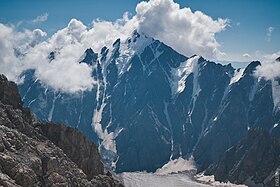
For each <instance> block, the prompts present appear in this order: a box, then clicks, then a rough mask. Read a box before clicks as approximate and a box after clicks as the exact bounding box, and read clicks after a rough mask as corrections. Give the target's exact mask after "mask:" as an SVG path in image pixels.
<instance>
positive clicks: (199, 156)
mask: <svg viewBox="0 0 280 187" xmlns="http://www.w3.org/2000/svg"><path fill="white" fill-rule="evenodd" d="M77 63H86V64H88V65H89V66H90V67H91V68H92V77H93V78H94V80H95V81H96V82H97V85H96V86H95V87H94V88H93V89H92V90H91V91H85V92H82V93H79V94H74V95H73V94H66V93H59V92H57V91H54V90H52V89H51V88H48V87H46V86H44V85H42V84H41V83H40V81H39V80H38V79H36V77H35V74H34V71H28V72H26V73H25V74H23V76H24V83H23V84H22V85H19V89H20V94H21V96H22V98H23V101H24V103H25V105H26V106H29V107H30V108H31V110H32V111H33V112H34V113H35V115H36V117H37V118H38V119H40V120H49V121H54V122H65V123H67V124H70V125H71V126H72V127H75V128H77V129H79V130H80V131H81V132H83V133H84V134H85V135H86V136H87V137H88V138H89V139H90V140H91V141H93V142H95V143H97V144H98V145H99V150H100V151H101V155H102V156H103V161H104V162H106V163H107V164H109V165H111V166H112V167H113V168H114V169H115V171H116V172H123V171H143V170H146V171H155V170H156V169H157V168H159V167H161V166H162V165H164V164H165V163H167V162H168V161H169V160H170V159H174V158H178V157H179V156H188V155H190V154H193V155H194V158H195V160H196V162H197V163H198V165H199V170H204V169H206V168H207V167H208V166H209V165H210V164H212V163H214V162H216V161H218V159H219V158H220V156H221V155H222V154H223V153H224V152H225V151H226V150H227V149H228V148H230V147H232V146H234V145H237V143H238V142H239V141H240V140H241V139H242V138H244V137H245V136H246V134H247V131H248V130H249V129H251V128H254V127H262V128H264V129H266V130H267V131H269V132H270V134H271V135H272V136H275V137H280V127H279V125H278V124H279V122H280V111H279V105H278V103H276V101H277V99H276V98H275V93H276V92H277V90H276V89H275V85H276V86H277V85H279V82H277V81H275V80H273V81H270V80H265V79H263V78H261V77H256V76H255V75H254V71H255V69H256V67H257V66H260V65H261V64H260V62H251V63H250V64H249V65H248V66H247V67H246V68H245V69H234V68H233V67H232V66H231V65H221V64H217V63H214V62H210V61H207V60H205V59H204V58H203V57H200V56H196V55H195V56H192V57H189V58H188V57H185V56H184V55H181V54H179V53H177V52H176V51H174V50H173V49H172V48H170V47H169V46H167V45H165V44H163V43H162V42H160V41H158V40H154V39H153V38H150V37H148V36H146V35H145V34H143V33H138V32H134V33H133V34H132V36H131V37H130V38H128V39H127V40H126V41H124V42H122V41H120V39H118V40H116V42H115V43H114V44H113V46H111V47H104V48H102V50H101V52H100V53H96V52H94V51H93V50H92V49H87V50H86V51H85V54H84V55H82V58H81V60H80V62H77ZM58 76H59V75H58Z"/></svg>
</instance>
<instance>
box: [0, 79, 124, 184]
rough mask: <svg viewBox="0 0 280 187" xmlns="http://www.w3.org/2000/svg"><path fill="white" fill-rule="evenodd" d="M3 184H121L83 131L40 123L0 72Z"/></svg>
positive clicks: (1, 170) (1, 179) (0, 132)
mask: <svg viewBox="0 0 280 187" xmlns="http://www.w3.org/2000/svg"><path fill="white" fill-rule="evenodd" d="M59 131H61V132H59ZM42 132H44V133H43V134H42ZM49 133H54V134H56V135H57V133H60V136H58V137H56V138H54V137H53V136H52V135H50V134H49ZM45 135H47V136H49V137H50V139H52V138H53V141H54V143H53V142H52V141H51V140H50V139H48V138H47V137H46V136H45ZM67 138H72V139H71V140H66V139H67ZM62 143H65V145H62ZM55 144H57V145H59V146H60V147H61V148H62V149H61V148H59V147H58V146H56V145H55ZM79 146H80V147H79ZM74 149H77V150H74ZM78 152H79V153H78ZM75 153H76V154H77V155H76V157H75V155H74V154H75ZM82 154H84V155H82ZM85 162H88V164H89V165H88V166H87V167H86V166H85ZM0 186H26V187H27V186H99V187H103V186H108V187H109V186H122V185H121V184H120V183H119V182H118V181H116V180H115V179H113V178H112V177H111V176H107V175H105V174H104V172H103V165H102V163H101V162H100V160H99V154H98V151H97V148H96V147H95V146H94V145H93V144H91V143H90V142H89V141H88V140H86V139H85V137H84V136H83V135H82V134H81V133H78V132H77V131H76V130H74V129H71V128H70V127H65V126H62V125H60V126H58V127H56V126H55V125H53V124H47V125H46V126H44V125H42V124H40V123H38V122H37V121H36V120H35V119H34V118H33V117H32V115H31V113H30V111H29V110H28V109H26V108H24V107H23V105H22V102H21V99H20V96H19V94H18V91H17V87H16V84H15V83H13V82H9V81H8V80H7V78H6V77H5V76H3V75H0Z"/></svg>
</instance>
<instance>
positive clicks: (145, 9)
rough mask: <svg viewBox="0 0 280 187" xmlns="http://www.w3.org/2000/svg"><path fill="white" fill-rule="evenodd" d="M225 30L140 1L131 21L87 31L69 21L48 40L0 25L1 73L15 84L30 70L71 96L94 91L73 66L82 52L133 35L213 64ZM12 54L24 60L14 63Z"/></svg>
mask: <svg viewBox="0 0 280 187" xmlns="http://www.w3.org/2000/svg"><path fill="white" fill-rule="evenodd" d="M47 16H48V15H47V14H46V15H44V16H39V17H38V21H40V22H41V21H44V20H46V19H47ZM227 25H228V20H227V19H221V18H219V19H217V20H214V19H212V18H211V17H210V16H208V15H206V14H204V13H202V12H200V11H196V12H192V10H191V9H190V8H180V6H179V4H177V3H175V2H174V1H173V0H150V1H148V2H144V1H143V2H141V3H139V4H138V5H137V7H136V14H135V15H133V16H129V13H124V15H123V17H122V18H120V19H118V20H116V21H114V22H110V21H104V20H100V19H96V20H93V23H92V26H91V27H90V28H88V27H86V26H85V25H84V24H83V23H82V22H81V21H79V20H77V19H72V20H71V21H70V22H69V24H68V25H67V26H66V27H65V28H63V29H60V30H58V31H57V32H56V33H54V34H53V35H52V36H49V38H46V33H45V32H44V31H42V30H40V29H35V30H33V31H31V30H28V29H25V30H24V31H21V32H19V31H17V29H16V27H14V26H7V25H4V24H0V27H1V29H0V32H1V35H0V51H1V52H0V73H4V74H6V75H7V76H8V77H9V78H10V79H11V80H14V81H17V82H20V80H19V75H20V74H21V73H22V72H23V71H25V70H27V69H35V73H36V76H37V78H38V79H39V80H40V81H41V82H42V83H43V84H45V85H47V86H50V87H52V88H53V89H55V90H60V91H63V92H70V93H75V92H79V91H84V90H90V89H92V88H93V86H94V80H93V79H92V77H91V68H90V67H89V66H87V65H85V64H79V63H78V61H79V59H80V57H81V55H82V54H83V53H84V51H85V50H86V49H87V48H92V49H93V50H94V51H95V52H99V51H100V50H101V48H102V47H104V46H109V47H110V46H111V45H112V43H113V42H114V41H115V40H116V39H117V38H120V39H121V40H126V39H127V38H128V37H129V36H130V35H131V33H132V32H133V31H134V30H138V31H140V32H143V33H145V34H146V35H148V36H151V37H153V38H155V39H158V40H160V41H162V42H164V43H166V44H167V45H169V46H171V47H172V48H173V49H175V50H177V51H178V52H180V53H182V54H184V55H186V56H191V55H193V54H198V55H202V56H204V57H206V58H209V59H217V58H219V56H220V55H223V53H222V52H221V51H220V50H219V46H220V44H219V43H218V41H217V40H216V34H217V33H219V32H221V31H223V30H225V28H226V27H227ZM15 49H17V50H18V51H20V52H21V53H22V54H24V55H21V56H20V57H19V56H18V55H16V54H15ZM55 49H60V51H59V53H58V55H57V56H56V58H55V60H54V61H52V63H49V61H48V59H47V56H48V55H49V54H50V52H52V51H54V50H55ZM10 67H13V68H10Z"/></svg>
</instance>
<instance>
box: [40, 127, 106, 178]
mask: <svg viewBox="0 0 280 187" xmlns="http://www.w3.org/2000/svg"><path fill="white" fill-rule="evenodd" d="M41 128H42V130H43V134H44V135H45V136H46V137H47V138H48V139H49V140H51V141H52V142H53V143H54V144H55V145H57V146H58V147H60V148H61V149H62V150H63V152H64V153H65V154H66V155H67V156H68V157H69V158H70V159H71V160H72V161H74V162H75V163H76V164H77V165H78V167H79V168H81V169H82V170H83V172H84V173H85V174H86V175H87V176H88V179H92V178H93V177H94V176H96V175H99V174H102V173H103V171H104V167H103V164H102V163H101V162H100V156H99V152H98V150H97V148H96V146H95V145H94V144H92V142H90V141H89V140H88V139H87V138H86V137H85V136H83V135H82V133H81V132H79V131H78V130H77V129H73V128H70V127H67V126H65V125H54V124H51V123H47V124H45V125H42V126H41Z"/></svg>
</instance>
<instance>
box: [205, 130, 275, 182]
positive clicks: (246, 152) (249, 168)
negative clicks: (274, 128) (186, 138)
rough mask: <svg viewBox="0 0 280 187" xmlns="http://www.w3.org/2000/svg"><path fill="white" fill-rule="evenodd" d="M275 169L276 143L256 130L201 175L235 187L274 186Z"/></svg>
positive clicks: (273, 139) (264, 132)
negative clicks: (209, 176) (213, 177)
mask: <svg viewBox="0 0 280 187" xmlns="http://www.w3.org/2000/svg"><path fill="white" fill-rule="evenodd" d="M279 168H280V140H279V139H276V138H273V137H271V136H270V134H269V133H268V132H267V131H266V130H264V129H262V128H259V127H258V128H253V129H250V130H249V131H248V133H247V136H246V137H245V138H244V139H243V140H242V141H240V142H239V143H238V144H237V145H236V146H233V147H231V148H230V149H228V150H227V151H226V152H225V153H224V154H223V155H222V156H221V158H220V159H219V161H218V162H216V163H215V164H212V165H211V166H210V167H209V168H208V169H207V170H206V171H205V174H207V175H214V176H215V180H218V181H230V182H232V183H235V184H244V183H245V184H248V185H249V186H252V184H254V183H255V184H259V185H260V184H261V185H263V186H275V181H276V179H275V175H276V172H277V169H278V170H279ZM278 175H279V174H278ZM278 177H279V176H278Z"/></svg>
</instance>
